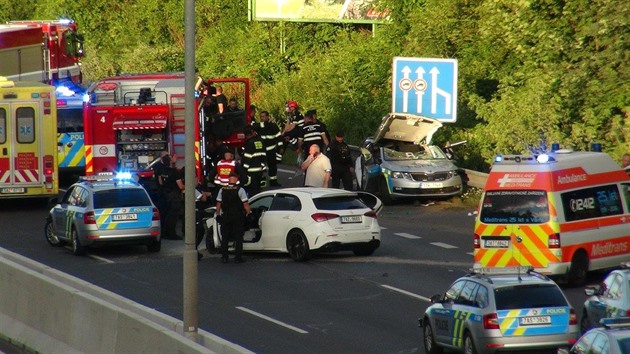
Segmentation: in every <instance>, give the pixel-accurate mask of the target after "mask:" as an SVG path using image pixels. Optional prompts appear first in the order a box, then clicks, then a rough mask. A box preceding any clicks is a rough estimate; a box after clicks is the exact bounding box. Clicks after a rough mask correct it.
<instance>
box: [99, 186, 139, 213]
mask: <svg viewBox="0 0 630 354" xmlns="http://www.w3.org/2000/svg"><path fill="white" fill-rule="evenodd" d="M149 205H151V200H149V197H148V196H147V193H145V191H144V189H139V188H125V189H110V190H106V191H100V192H96V193H94V209H108V208H128V207H136V206H149Z"/></svg>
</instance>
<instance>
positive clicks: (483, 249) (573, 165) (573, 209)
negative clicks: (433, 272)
mask: <svg viewBox="0 0 630 354" xmlns="http://www.w3.org/2000/svg"><path fill="white" fill-rule="evenodd" d="M474 259H475V266H476V267H506V266H517V265H520V266H533V267H534V268H535V269H536V271H538V272H541V273H544V274H547V275H551V276H556V277H559V278H561V280H567V281H568V282H569V283H571V284H573V285H579V284H583V283H584V282H585V280H586V273H587V272H588V271H591V270H596V269H606V268H611V267H615V266H618V265H619V264H620V263H621V262H624V261H630V177H628V175H627V174H626V172H624V170H623V169H622V168H621V167H620V166H619V165H618V164H617V163H616V162H615V161H614V160H613V159H612V158H611V157H610V156H609V155H607V154H605V153H601V152H592V151H591V152H574V151H571V150H556V151H553V152H551V153H540V154H531V155H510V156H497V157H496V159H495V162H494V164H493V166H492V169H491V171H490V174H489V176H488V181H487V182H486V186H485V188H484V192H483V195H482V198H481V200H480V203H479V210H478V214H477V219H476V223H475V235H474Z"/></svg>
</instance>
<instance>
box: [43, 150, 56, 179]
mask: <svg viewBox="0 0 630 354" xmlns="http://www.w3.org/2000/svg"><path fill="white" fill-rule="evenodd" d="M54 162H55V160H54V159H53V157H52V156H51V155H45V156H44V178H45V181H46V183H52V181H53V173H54V172H55V166H54Z"/></svg>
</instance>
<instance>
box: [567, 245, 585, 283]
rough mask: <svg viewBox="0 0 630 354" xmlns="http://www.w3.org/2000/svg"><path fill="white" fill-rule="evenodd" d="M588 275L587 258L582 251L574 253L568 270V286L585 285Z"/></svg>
mask: <svg viewBox="0 0 630 354" xmlns="http://www.w3.org/2000/svg"><path fill="white" fill-rule="evenodd" d="M587 273H588V256H587V255H586V253H585V252H584V251H583V250H580V251H577V252H575V254H574V255H573V259H571V268H570V269H569V279H568V280H569V285H571V286H575V287H579V286H582V285H584V283H586V274H587Z"/></svg>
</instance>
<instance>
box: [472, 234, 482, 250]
mask: <svg viewBox="0 0 630 354" xmlns="http://www.w3.org/2000/svg"><path fill="white" fill-rule="evenodd" d="M473 248H481V240H480V237H479V235H477V234H475V238H474V239H473Z"/></svg>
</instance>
